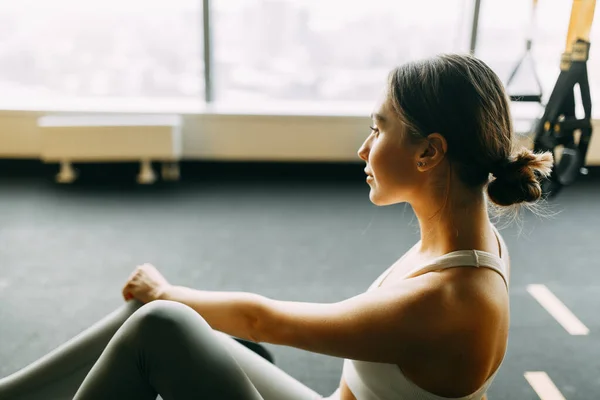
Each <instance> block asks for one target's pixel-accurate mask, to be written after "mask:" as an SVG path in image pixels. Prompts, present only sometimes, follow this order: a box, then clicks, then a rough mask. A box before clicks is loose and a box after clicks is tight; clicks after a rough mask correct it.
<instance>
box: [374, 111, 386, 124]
mask: <svg viewBox="0 0 600 400" xmlns="http://www.w3.org/2000/svg"><path fill="white" fill-rule="evenodd" d="M371 119H374V120H375V121H377V122H379V123H383V122H385V118H384V116H383V115H381V114H378V113H371Z"/></svg>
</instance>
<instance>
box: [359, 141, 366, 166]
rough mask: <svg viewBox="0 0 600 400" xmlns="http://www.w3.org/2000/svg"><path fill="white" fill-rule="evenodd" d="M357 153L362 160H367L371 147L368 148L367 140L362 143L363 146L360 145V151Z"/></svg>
mask: <svg viewBox="0 0 600 400" xmlns="http://www.w3.org/2000/svg"><path fill="white" fill-rule="evenodd" d="M357 154H358V156H359V157H360V158H361V159H362V160H364V161H367V159H368V155H369V149H368V146H367V141H365V142H364V143H363V144H362V146H360V148H359V149H358V153H357Z"/></svg>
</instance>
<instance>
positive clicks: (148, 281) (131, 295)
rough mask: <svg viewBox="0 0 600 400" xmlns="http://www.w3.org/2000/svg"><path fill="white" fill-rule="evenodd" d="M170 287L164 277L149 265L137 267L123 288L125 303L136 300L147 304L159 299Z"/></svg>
mask: <svg viewBox="0 0 600 400" xmlns="http://www.w3.org/2000/svg"><path fill="white" fill-rule="evenodd" d="M170 287H171V284H170V283H169V282H167V280H166V279H165V277H164V276H162V275H161V273H160V272H158V270H157V269H156V268H155V267H154V266H153V265H151V264H143V265H139V266H138V267H137V268H136V269H135V271H133V273H132V274H131V275H130V276H129V279H128V280H127V283H126V284H125V286H124V287H123V298H124V299H125V301H127V300H131V299H137V300H139V301H141V302H142V303H149V302H151V301H154V300H158V299H160V297H161V296H162V295H163V294H164V293H165V291H166V290H168V289H169V288H170Z"/></svg>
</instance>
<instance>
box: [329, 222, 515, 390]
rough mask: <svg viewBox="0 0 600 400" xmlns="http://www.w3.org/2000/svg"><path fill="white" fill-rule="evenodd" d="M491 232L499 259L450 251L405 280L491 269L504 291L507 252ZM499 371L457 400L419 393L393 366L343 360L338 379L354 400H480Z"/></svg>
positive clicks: (477, 253) (375, 285) (479, 253)
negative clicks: (419, 275)
mask: <svg viewBox="0 0 600 400" xmlns="http://www.w3.org/2000/svg"><path fill="white" fill-rule="evenodd" d="M494 231H495V233H496V238H497V239H498V243H499V246H500V257H498V256H496V255H495V254H491V253H487V252H484V251H479V250H460V251H454V252H452V253H448V254H445V255H443V256H441V257H438V258H436V259H434V260H433V261H432V262H429V263H427V264H426V265H420V266H417V267H416V268H414V269H413V270H412V271H411V272H409V273H408V274H407V275H406V277H408V276H411V275H413V274H415V273H417V272H419V273H425V272H430V271H439V270H442V269H446V268H453V267H464V266H473V267H480V268H491V269H493V270H494V271H496V272H498V273H499V274H500V275H501V276H502V278H503V279H504V282H505V283H506V287H507V290H508V277H507V268H506V263H505V260H506V258H507V257H508V251H507V249H506V244H505V243H504V241H503V240H502V238H501V237H500V234H499V233H498V232H497V230H496V229H495V228H494ZM407 254H408V252H407ZM392 267H393V266H392ZM392 267H390V268H388V269H387V270H386V271H385V272H384V273H383V274H381V275H380V276H379V278H377V280H376V281H375V282H373V284H372V285H371V286H370V287H369V289H368V290H374V289H376V288H377V287H378V286H379V285H380V283H381V282H382V281H383V280H384V279H385V277H386V276H387V275H388V274H389V273H390V272H391V270H392ZM501 365H502V363H501ZM499 369H500V368H498V369H497V370H496V371H495V372H494V374H493V375H492V376H490V377H489V378H488V379H487V381H486V382H485V383H484V384H483V385H482V386H481V387H480V388H479V389H478V390H477V391H475V392H474V393H472V394H470V395H468V396H464V397H457V398H448V397H441V396H437V395H435V394H432V393H430V392H428V391H426V390H424V389H422V388H421V387H419V386H417V385H416V384H415V383H413V382H412V381H410V380H409V379H408V378H407V377H406V376H404V374H403V373H402V370H401V369H400V368H399V367H398V365H396V364H386V363H374V362H365V361H356V360H348V359H346V360H344V369H343V372H342V375H343V377H344V380H345V382H346V384H347V385H348V387H349V388H350V390H351V391H352V393H353V394H354V396H355V397H356V398H357V400H449V399H452V400H480V399H481V398H482V397H483V396H484V395H485V393H486V391H487V389H488V388H489V386H490V385H491V384H492V381H493V380H494V378H495V377H496V374H497V373H498V370H499ZM335 395H337V393H336V394H334V395H332V397H331V398H336V396H335Z"/></svg>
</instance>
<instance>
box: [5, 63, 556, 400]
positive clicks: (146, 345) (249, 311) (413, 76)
mask: <svg viewBox="0 0 600 400" xmlns="http://www.w3.org/2000/svg"><path fill="white" fill-rule="evenodd" d="M372 119H373V124H372V126H371V132H370V134H369V136H368V137H367V139H366V140H365V142H364V144H363V145H362V146H361V148H360V149H359V151H358V156H359V157H360V158H361V159H362V160H363V161H364V162H365V164H366V167H365V172H366V174H367V184H368V185H369V186H370V194H369V197H370V200H371V201H372V202H373V203H374V204H376V205H380V206H384V205H389V204H395V203H400V202H407V203H409V204H410V205H411V206H412V208H413V210H414V212H415V214H416V216H417V218H418V220H419V225H420V232H421V238H420V240H419V241H418V242H417V243H416V244H415V245H414V246H413V247H412V248H411V249H410V250H409V251H408V252H406V253H405V254H404V255H402V256H401V257H400V258H399V259H398V261H396V262H395V263H394V264H393V265H392V266H390V267H389V268H388V269H387V270H386V271H385V272H383V273H382V274H381V276H380V277H379V278H378V279H377V280H376V281H375V282H373V284H372V285H371V287H370V288H369V289H368V290H367V291H366V292H365V293H363V294H360V295H358V296H355V297H352V298H350V299H347V300H344V301H341V302H338V303H333V304H314V303H301V302H289V301H277V300H273V299H269V298H266V297H263V296H260V295H256V294H251V293H239V292H235V293H232V292H208V291H200V290H194V289H189V288H186V287H181V286H173V285H171V284H169V283H168V282H167V281H166V280H165V278H164V277H163V276H162V275H161V274H160V273H159V272H158V270H157V269H156V268H155V267H153V266H151V265H143V266H140V267H138V268H137V269H136V270H135V271H134V272H133V273H132V275H131V276H130V278H129V279H128V281H127V283H126V285H125V286H124V288H123V296H124V298H125V299H126V300H127V301H128V302H127V303H126V305H125V306H123V307H122V308H121V309H119V310H117V311H115V313H113V314H111V315H109V316H108V317H107V318H105V319H104V320H102V321H100V322H99V323H98V324H96V325H95V326H93V327H91V328H90V329H88V330H87V331H85V332H83V333H82V334H81V335H79V336H77V337H76V338H74V339H72V340H71V341H70V342H67V343H66V344H64V345H63V346H61V347H59V348H58V349H56V350H55V351H54V352H52V353H51V354H49V355H47V356H46V357H44V358H42V359H41V360H39V361H37V362H36V363H34V364H32V365H30V366H28V367H26V368H24V369H23V370H21V371H19V372H17V373H15V374H13V375H11V376H9V377H7V378H5V379H3V380H1V381H0V398H2V399H5V400H11V399H25V398H27V399H60V398H72V397H73V395H74V398H75V399H76V400H89V399H128V400H142V399H144V400H150V399H155V398H156V396H157V394H160V395H161V396H162V397H163V398H164V399H165V400H171V399H174V400H183V399H196V398H205V399H261V398H262V399H268V400H270V399H277V400H288V399H298V400H304V399H318V398H322V396H321V395H319V394H318V393H316V392H314V391H313V390H311V389H310V388H307V387H306V386H304V385H303V384H301V383H300V382H298V381H296V380H294V379H293V378H292V377H290V376H289V375H287V374H286V373H284V372H283V371H281V370H280V369H278V368H277V367H276V366H275V365H273V364H271V363H269V362H268V361H266V360H265V359H263V358H261V357H260V356H258V355H256V354H255V353H253V352H252V351H250V350H248V349H247V348H246V347H244V346H242V345H241V344H239V343H238V342H236V341H235V340H233V339H232V338H231V336H235V337H239V338H244V339H248V340H251V341H255V342H265V343H273V344H278V345H285V346H293V347H297V348H300V349H304V350H308V351H313V352H317V353H322V354H328V355H331V356H335V357H340V358H344V359H345V361H344V369H343V374H342V377H341V381H340V385H339V388H338V390H336V392H335V393H334V394H332V395H331V396H330V398H331V399H343V400H351V399H352V400H353V399H357V400H384V399H385V400H387V399H390V400H391V399H407V400H408V399H410V400H415V399H417V400H439V399H464V400H467V399H469V400H471V399H472V400H475V399H477V400H479V399H485V393H486V390H487V389H488V388H489V386H490V384H491V383H492V381H493V379H494V377H495V376H496V374H497V373H498V370H499V368H500V365H501V364H502V361H503V358H504V355H505V352H506V346H507V340H508V331H509V320H510V315H509V296H508V287H509V259H508V250H507V248H506V244H505V243H504V241H503V239H502V237H501V236H500V234H499V233H498V231H497V230H496V228H495V227H494V226H493V225H492V223H491V222H490V217H489V214H488V202H489V201H491V202H492V203H495V204H496V205H498V206H512V205H515V204H518V203H531V202H534V201H536V200H538V199H539V198H540V196H541V194H542V193H541V189H540V184H539V179H540V178H541V177H544V176H547V175H548V174H549V172H550V169H551V165H552V157H551V155H550V154H533V153H532V152H530V151H529V150H527V149H520V150H515V149H514V139H513V128H512V124H511V116H510V112H509V103H508V101H507V97H506V94H505V92H504V88H503V86H502V83H501V82H500V80H499V79H498V77H497V76H496V75H495V74H494V72H492V70H491V69H490V68H489V67H488V66H487V65H485V64H484V63H483V62H481V61H480V60H478V59H476V58H473V57H470V56H462V55H442V56H437V57H435V58H431V59H427V60H423V61H418V62H411V63H408V64H406V65H402V66H400V67H398V68H396V69H394V70H393V71H392V72H391V73H390V75H389V80H388V86H387V91H386V96H385V97H384V98H383V99H382V100H381V102H380V104H378V105H377V108H376V109H375V111H374V113H373V115H372ZM340 279H343V278H342V277H340ZM229 335H231V336H229ZM60 396H64V397H60Z"/></svg>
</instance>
